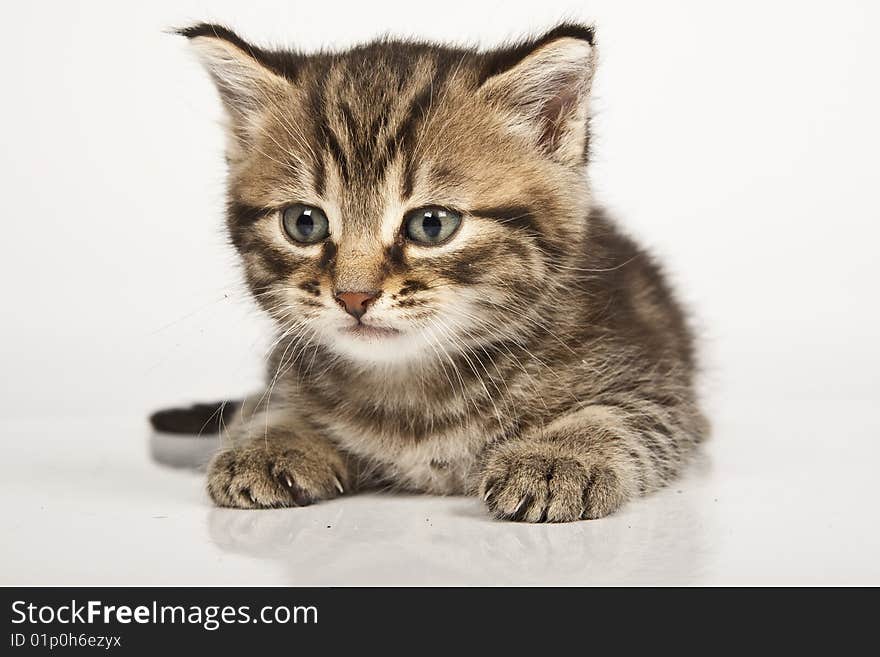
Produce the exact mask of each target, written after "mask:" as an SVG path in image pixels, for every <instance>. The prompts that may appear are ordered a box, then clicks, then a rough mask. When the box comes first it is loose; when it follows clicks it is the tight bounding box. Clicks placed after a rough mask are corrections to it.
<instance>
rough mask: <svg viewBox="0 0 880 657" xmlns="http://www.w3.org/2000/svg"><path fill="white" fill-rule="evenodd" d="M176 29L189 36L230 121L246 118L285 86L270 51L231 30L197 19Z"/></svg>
mask: <svg viewBox="0 0 880 657" xmlns="http://www.w3.org/2000/svg"><path fill="white" fill-rule="evenodd" d="M177 33H178V34H180V35H182V36H185V37H187V38H188V39H189V41H190V44H192V47H193V49H194V50H195V52H196V54H197V55H198V58H199V60H200V61H201V63H202V65H203V66H204V67H205V69H206V70H207V71H208V73H209V74H210V75H211V78H212V79H213V80H214V84H215V85H216V86H217V90H218V91H219V92H220V98H221V99H222V100H223V104H224V105H225V106H226V109H227V111H228V112H229V114H230V118H232V120H233V121H234V122H241V121H242V120H244V121H247V119H248V117H249V116H250V115H253V114H256V113H258V112H259V110H260V109H261V108H263V107H265V106H266V104H267V103H268V102H269V101H270V100H272V99H273V98H277V97H278V96H279V95H281V94H283V93H285V92H286V91H288V90H289V82H288V80H287V79H286V78H285V77H284V75H283V72H282V71H279V70H275V67H274V66H273V65H272V62H271V58H272V53H267V52H266V51H263V50H260V49H259V48H256V47H254V46H251V45H250V44H249V43H247V42H246V41H245V40H244V39H242V38H241V37H240V36H238V35H237V34H236V33H235V32H233V31H232V30H230V29H228V28H225V27H222V26H220V25H211V24H208V23H200V24H198V25H193V26H191V27H185V28H182V29H179V30H177Z"/></svg>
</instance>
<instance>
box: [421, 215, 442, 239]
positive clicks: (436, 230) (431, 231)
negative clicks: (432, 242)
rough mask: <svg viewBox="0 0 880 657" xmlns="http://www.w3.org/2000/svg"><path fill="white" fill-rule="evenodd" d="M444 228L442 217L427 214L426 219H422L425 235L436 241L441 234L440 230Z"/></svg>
mask: <svg viewBox="0 0 880 657" xmlns="http://www.w3.org/2000/svg"><path fill="white" fill-rule="evenodd" d="M442 227H443V222H442V221H440V217H438V216H437V215H435V214H434V213H431V214H426V215H425V218H424V219H422V230H423V231H425V235H427V236H428V237H430V238H431V239H435V238H436V237H437V236H438V235H439V234H440V229H441V228H442Z"/></svg>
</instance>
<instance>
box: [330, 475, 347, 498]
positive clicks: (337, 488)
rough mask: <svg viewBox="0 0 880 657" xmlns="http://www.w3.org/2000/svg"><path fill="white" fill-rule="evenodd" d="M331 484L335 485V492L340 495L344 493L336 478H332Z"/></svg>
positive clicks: (340, 483)
mask: <svg viewBox="0 0 880 657" xmlns="http://www.w3.org/2000/svg"><path fill="white" fill-rule="evenodd" d="M333 483H334V484H336V490H338V491H339V493H340V495H341V494H343V493H345V489H344V488H343V487H342V482H341V481H339V478H338V477H333Z"/></svg>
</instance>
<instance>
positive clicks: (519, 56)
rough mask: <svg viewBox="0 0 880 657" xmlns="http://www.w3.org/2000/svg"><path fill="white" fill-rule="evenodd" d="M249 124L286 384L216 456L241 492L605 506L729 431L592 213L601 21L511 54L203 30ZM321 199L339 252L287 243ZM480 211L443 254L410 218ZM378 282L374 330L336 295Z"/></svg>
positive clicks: (648, 286) (237, 228) (243, 209)
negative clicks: (291, 216)
mask: <svg viewBox="0 0 880 657" xmlns="http://www.w3.org/2000/svg"><path fill="white" fill-rule="evenodd" d="M183 33H184V34H185V35H186V36H188V37H189V38H190V39H191V40H192V42H193V44H194V45H195V46H196V48H197V50H198V52H199V54H200V57H201V59H202V61H203V63H204V64H205V66H206V68H207V69H208V70H209V72H210V73H211V75H212V77H213V78H214V80H215V82H216V83H217V86H218V89H219V90H220V95H221V98H222V100H223V102H224V105H225V106H226V108H227V110H228V113H229V134H230V143H229V149H228V158H229V217H228V227H229V233H230V238H231V240H232V242H233V244H234V245H235V247H236V248H237V249H238V251H239V252H240V254H241V256H242V259H243V262H244V265H245V271H246V275H247V280H248V283H249V285H250V286H251V289H252V290H253V292H254V295H255V299H256V300H257V302H258V303H259V304H260V305H261V306H262V307H263V308H264V309H265V311H266V312H267V313H268V314H269V315H270V316H272V317H273V318H274V319H275V320H276V323H277V326H278V335H277V340H276V343H275V347H274V348H273V350H272V355H271V357H270V363H269V365H270V367H269V377H268V384H267V388H266V390H265V391H263V392H262V393H261V394H259V395H257V396H255V397H254V398H252V399H250V400H248V401H247V402H246V403H245V404H244V405H243V406H242V408H241V409H240V412H239V413H238V419H237V420H236V421H235V422H234V424H233V426H232V427H231V428H230V432H231V434H232V436H233V439H234V446H233V447H231V448H229V449H227V450H226V451H224V452H222V453H221V454H220V455H218V456H217V457H216V458H215V460H214V461H213V462H212V464H211V466H210V469H209V484H208V490H209V492H210V494H211V496H212V498H213V499H214V500H215V502H217V503H218V504H220V505H225V506H240V507H275V506H296V505H302V504H307V503H311V502H313V501H316V500H319V499H326V498H328V497H333V496H336V495H337V494H339V493H340V492H342V491H345V492H349V491H351V490H354V489H357V488H359V487H363V486H367V485H375V484H376V483H382V484H385V485H390V486H394V487H397V488H404V489H411V490H418V491H426V492H433V493H443V494H451V493H465V492H467V493H473V494H479V495H481V496H482V497H483V499H484V500H485V501H486V504H487V505H488V507H489V508H490V510H491V511H492V512H493V513H494V514H495V515H496V516H498V517H502V518H509V519H515V520H528V521H544V520H546V521H569V520H575V519H578V518H598V517H601V516H604V515H607V514H608V513H611V512H613V511H615V510H616V509H617V508H619V507H620V506H621V505H622V504H623V503H624V502H626V501H627V500H629V499H631V498H633V497H634V496H637V495H640V494H644V493H646V492H648V491H651V490H654V489H656V488H657V487H659V486H661V485H663V484H664V483H666V482H668V481H669V480H670V479H672V478H673V477H675V476H676V475H677V474H678V473H679V471H680V469H681V467H682V465H683V463H685V461H686V459H687V456H688V455H689V453H690V452H691V451H692V449H693V447H694V446H695V445H696V444H697V443H698V442H699V440H700V439H701V438H702V436H703V435H704V434H705V432H706V426H705V421H704V420H703V418H702V416H701V414H700V412H699V410H698V408H697V406H696V403H695V396H694V390H693V378H694V368H695V364H694V355H693V350H692V340H691V336H690V333H689V331H688V328H687V325H686V321H685V318H684V316H683V314H682V311H681V310H680V308H679V306H678V305H677V304H676V302H675V300H674V298H673V297H672V295H671V293H670V291H669V289H668V288H667V286H666V285H665V283H664V282H663V278H662V276H661V274H660V272H659V270H658V268H657V266H656V265H655V264H654V263H653V262H652V261H651V259H650V258H649V257H648V256H647V255H646V254H645V253H644V252H643V251H641V250H640V249H639V248H638V247H637V246H635V245H634V244H633V242H631V241H630V240H629V239H627V238H626V237H624V236H622V235H621V234H620V233H619V232H618V231H617V229H616V228H615V227H614V225H613V224H612V223H611V221H610V220H609V219H608V218H607V217H606V216H605V215H604V214H603V213H602V211H601V210H600V209H598V208H597V207H596V205H595V203H594V202H593V199H592V194H591V191H590V187H589V181H588V178H587V152H588V146H589V125H588V119H589V88H590V83H591V80H592V73H593V69H594V65H595V48H594V44H593V34H592V31H591V30H590V29H588V28H582V27H579V26H573V25H563V26H560V27H559V28H556V29H555V30H553V31H551V32H550V33H548V34H546V35H544V36H542V37H541V38H539V39H535V40H532V41H525V42H523V43H521V44H517V45H515V46H511V47H508V48H501V49H498V50H496V51H491V52H478V51H475V50H469V49H457V48H449V47H441V46H435V45H429V44H420V43H410V42H397V41H379V42H375V43H372V44H368V45H365V46H360V47H357V48H354V49H351V50H349V51H346V52H342V53H322V54H316V55H308V56H307V55H302V54H299V53H292V52H285V51H272V52H270V51H267V50H262V49H257V48H254V47H253V46H250V45H249V44H246V43H245V42H244V41H243V40H241V39H240V38H239V37H237V36H236V35H234V34H233V33H231V32H229V31H228V30H225V29H223V28H219V27H216V26H209V25H199V26H195V27H193V28H189V29H187V30H184V31H183ZM294 203H305V204H308V205H313V206H316V207H319V208H321V209H322V210H323V211H324V212H325V214H326V215H327V217H328V221H329V222H330V236H329V237H328V238H327V239H326V240H324V241H323V242H322V243H319V244H314V245H303V244H301V243H295V242H293V241H292V240H291V239H290V238H288V237H287V236H286V235H285V233H284V230H283V229H282V226H281V222H280V216H281V213H282V212H283V210H284V208H285V207H288V206H290V205H291V204H294ZM425 206H440V207H444V208H449V209H451V210H454V211H455V212H457V213H459V214H460V215H461V217H462V223H461V225H460V227H459V229H458V232H457V233H455V234H454V236H453V237H452V238H450V239H449V240H448V242H447V243H445V244H443V245H440V246H423V245H419V244H415V243H413V242H412V241H410V240H408V239H407V238H406V234H405V230H404V227H403V225H402V222H403V217H404V215H405V214H406V213H407V212H408V211H410V210H412V209H415V208H419V207H425ZM342 290H346V291H352V290H353V291H367V290H369V291H376V292H378V293H379V296H378V298H376V299H375V300H374V301H373V302H371V305H370V307H369V310H368V311H367V313H366V314H365V315H364V317H363V320H362V321H363V322H364V323H365V324H371V325H373V326H379V327H385V328H390V329H395V330H397V331H399V333H398V334H395V335H394V336H393V337H380V338H377V339H373V338H365V337H352V336H351V335H350V334H349V333H346V330H347V329H350V328H351V327H352V326H355V325H356V324H357V321H356V320H354V319H353V318H352V317H351V316H349V315H346V314H345V312H343V310H342V309H341V308H340V307H339V306H338V305H337V303H336V302H335V301H334V298H333V297H334V295H335V294H336V293H338V292H339V291H342Z"/></svg>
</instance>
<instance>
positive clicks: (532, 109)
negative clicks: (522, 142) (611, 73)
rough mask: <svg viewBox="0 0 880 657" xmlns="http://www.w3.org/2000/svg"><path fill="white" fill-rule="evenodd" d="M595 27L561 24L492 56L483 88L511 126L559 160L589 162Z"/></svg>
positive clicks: (482, 91) (488, 61) (484, 92)
mask: <svg viewBox="0 0 880 657" xmlns="http://www.w3.org/2000/svg"><path fill="white" fill-rule="evenodd" d="M595 62H596V52H595V45H594V34H593V29H592V28H589V27H582V26H580V25H569V24H565V25H560V26H558V27H556V28H555V29H553V30H551V31H550V32H548V33H547V34H545V35H543V36H542V37H540V38H538V39H535V40H534V41H530V42H527V43H524V44H521V45H518V46H515V47H513V48H509V49H506V50H502V51H498V52H494V53H491V54H489V55H488V56H487V67H486V75H487V77H486V79H485V81H484V82H483V84H482V86H481V87H480V93H482V94H484V96H485V97H486V98H487V99H488V100H490V102H492V103H493V104H495V105H496V106H498V107H499V108H500V109H502V110H503V111H505V113H506V115H507V117H508V123H509V125H510V127H511V129H512V130H513V131H515V132H517V133H520V134H523V135H524V136H526V137H527V138H529V139H531V140H532V141H533V143H534V144H535V145H536V146H537V147H538V148H541V149H542V150H544V151H545V152H546V153H547V154H548V155H550V156H551V157H553V158H554V159H558V160H560V161H562V162H565V163H567V164H578V163H581V162H583V161H584V158H585V156H586V150H587V146H588V140H589V135H588V128H589V125H588V124H589V95H590V85H591V83H592V80H593V71H594V70H595Z"/></svg>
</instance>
